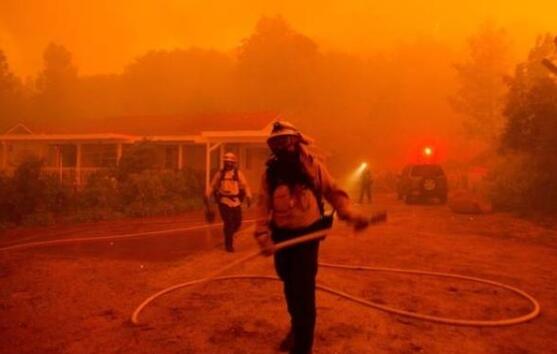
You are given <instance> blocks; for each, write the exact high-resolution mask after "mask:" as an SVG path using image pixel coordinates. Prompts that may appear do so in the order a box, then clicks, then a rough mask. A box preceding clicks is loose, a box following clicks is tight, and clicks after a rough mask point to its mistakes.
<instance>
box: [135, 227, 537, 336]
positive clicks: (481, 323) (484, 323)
mask: <svg viewBox="0 0 557 354" xmlns="http://www.w3.org/2000/svg"><path fill="white" fill-rule="evenodd" d="M326 232H327V230H320V231H317V232H313V233H310V234H307V235H305V236H302V237H298V238H295V239H292V240H288V241H285V242H281V243H278V244H276V245H275V252H277V251H279V250H281V249H285V248H288V247H292V246H294V245H297V244H300V243H303V242H309V241H314V240H318V239H321V238H323V237H324V236H325V233H326ZM261 254H262V251H257V252H254V253H251V254H249V255H247V256H245V257H242V258H240V259H238V260H236V261H234V262H232V263H230V264H228V265H226V266H225V267H223V268H221V269H218V270H217V271H214V272H212V273H210V274H209V275H208V276H207V277H205V278H202V279H197V280H192V281H189V282H185V283H181V284H177V285H174V286H171V287H169V288H166V289H163V290H161V291H159V292H157V293H155V294H153V295H151V296H150V297H148V298H147V299H146V300H145V301H143V302H142V303H141V304H140V305H139V306H138V307H137V308H136V309H135V311H134V312H133V314H132V316H131V322H132V323H133V324H135V325H139V324H140V323H139V315H140V314H141V311H143V309H144V308H145V307H146V306H147V305H148V304H150V303H151V302H152V301H154V300H155V299H157V298H158V297H160V296H162V295H165V294H168V293H170V292H172V291H175V290H178V289H181V288H185V287H190V286H194V285H198V284H203V283H207V282H211V281H221V280H233V279H236V280H237V279H250V280H254V279H259V280H279V279H278V278H277V277H273V276H265V275H251V274H238V275H230V276H219V274H222V273H224V272H225V271H227V270H229V269H231V268H233V267H235V266H238V265H240V264H242V263H245V262H248V261H250V260H252V259H254V258H256V257H258V256H259V255H261ZM319 266H321V267H327V268H336V269H350V270H366V271H376V272H391V273H402V274H415V275H425V276H434V277H443V278H452V279H461V280H468V281H474V282H478V283H483V284H488V285H493V286H496V287H500V288H503V289H507V290H510V291H512V292H514V293H516V294H518V295H520V296H521V297H523V298H525V299H527V300H528V301H529V302H530V303H531V304H532V305H533V309H532V311H531V312H530V313H528V314H526V315H522V316H519V317H514V318H509V319H502V320H460V319H452V318H445V317H438V316H430V315H424V314H420V313H416V312H410V311H404V310H399V309H395V308H392V307H389V306H384V305H381V304H378V303H374V302H371V301H368V300H365V299H363V298H360V297H357V296H353V295H350V294H347V293H345V292H342V291H340V290H336V289H333V288H330V287H327V286H324V285H320V284H317V286H316V288H317V289H319V290H321V291H324V292H327V293H330V294H333V295H337V296H340V297H342V298H345V299H347V300H350V301H353V302H355V303H358V304H361V305H364V306H366V307H371V308H375V309H377V310H381V311H385V312H387V313H392V314H396V315H400V316H404V317H409V318H413V319H417V320H423V321H430V322H436V323H443V324H449V325H456V326H475V327H498V326H509V325H514V324H519V323H523V322H526V321H529V320H531V319H533V318H535V317H537V316H538V315H539V313H540V305H539V303H538V301H537V300H536V299H534V298H533V297H532V296H530V295H529V294H527V293H526V292H524V291H522V290H520V289H518V288H515V287H512V286H509V285H506V284H503V283H499V282H496V281H492V280H486V279H481V278H476V277H470V276H465V275H458V274H450V273H438V272H428V271H421V270H406V269H397V268H381V267H367V266H351V265H342V264H331V263H319Z"/></svg>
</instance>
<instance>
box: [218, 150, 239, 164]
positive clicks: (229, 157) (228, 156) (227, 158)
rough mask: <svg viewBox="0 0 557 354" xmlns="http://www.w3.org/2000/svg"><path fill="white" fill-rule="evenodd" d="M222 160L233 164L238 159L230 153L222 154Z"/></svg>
mask: <svg viewBox="0 0 557 354" xmlns="http://www.w3.org/2000/svg"><path fill="white" fill-rule="evenodd" d="M222 160H223V161H224V162H234V163H236V162H238V158H237V157H236V155H234V154H233V153H231V152H227V153H226V154H224V156H223V157H222Z"/></svg>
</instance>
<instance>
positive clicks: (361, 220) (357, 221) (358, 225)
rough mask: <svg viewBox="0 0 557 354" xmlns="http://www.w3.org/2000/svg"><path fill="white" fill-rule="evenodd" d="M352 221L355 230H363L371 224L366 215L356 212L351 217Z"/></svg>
mask: <svg viewBox="0 0 557 354" xmlns="http://www.w3.org/2000/svg"><path fill="white" fill-rule="evenodd" d="M350 223H351V224H352V225H353V226H354V231H356V232H359V231H363V230H364V229H365V228H367V227H368V226H369V218H368V217H367V216H364V215H360V214H356V215H354V216H352V217H351V218H350Z"/></svg>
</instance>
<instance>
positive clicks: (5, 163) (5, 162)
mask: <svg viewBox="0 0 557 354" xmlns="http://www.w3.org/2000/svg"><path fill="white" fill-rule="evenodd" d="M7 167H8V144H7V143H6V142H5V141H3V142H2V170H5V169H6V168H7Z"/></svg>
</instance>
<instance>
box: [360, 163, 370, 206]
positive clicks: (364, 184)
mask: <svg viewBox="0 0 557 354" xmlns="http://www.w3.org/2000/svg"><path fill="white" fill-rule="evenodd" d="M372 187H373V177H372V175H371V170H370V169H369V167H368V166H367V165H364V169H363V170H362V174H361V175H360V200H359V202H360V204H362V203H363V202H364V197H367V200H368V203H371V199H372V198H371V190H372Z"/></svg>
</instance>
